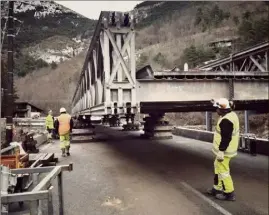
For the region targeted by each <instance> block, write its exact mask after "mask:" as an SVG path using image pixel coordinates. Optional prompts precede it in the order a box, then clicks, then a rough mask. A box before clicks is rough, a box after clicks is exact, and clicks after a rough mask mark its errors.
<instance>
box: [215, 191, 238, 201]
mask: <svg viewBox="0 0 269 215" xmlns="http://www.w3.org/2000/svg"><path fill="white" fill-rule="evenodd" d="M216 199H219V200H226V201H235V194H234V192H231V193H224V192H223V193H221V194H217V195H216Z"/></svg>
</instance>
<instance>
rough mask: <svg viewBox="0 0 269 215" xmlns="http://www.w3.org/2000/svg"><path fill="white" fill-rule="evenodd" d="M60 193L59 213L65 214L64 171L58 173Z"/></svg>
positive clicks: (60, 214)
mask: <svg viewBox="0 0 269 215" xmlns="http://www.w3.org/2000/svg"><path fill="white" fill-rule="evenodd" d="M58 194H59V215H63V214H64V199H63V175H62V172H61V173H60V174H59V175H58Z"/></svg>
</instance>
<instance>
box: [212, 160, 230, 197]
mask: <svg viewBox="0 0 269 215" xmlns="http://www.w3.org/2000/svg"><path fill="white" fill-rule="evenodd" d="M230 160H231V158H229V157H224V160H223V161H222V162H219V161H218V160H217V159H216V160H215V162H214V169H215V171H214V172H215V175H217V180H215V183H214V186H213V187H214V188H215V189H216V190H223V191H224V192H225V193H231V192H233V191H234V185H233V180H232V177H231V175H230Z"/></svg>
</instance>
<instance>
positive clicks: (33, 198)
mask: <svg viewBox="0 0 269 215" xmlns="http://www.w3.org/2000/svg"><path fill="white" fill-rule="evenodd" d="M63 171H73V164H72V163H70V164H69V165H62V166H56V167H37V168H22V169H12V170H11V174H33V185H34V188H33V190H32V191H30V192H24V193H15V194H7V195H2V196H1V203H2V205H8V204H10V203H15V202H24V201H29V202H30V215H38V214H42V215H45V214H47V215H53V214H54V208H53V203H52V189H53V186H52V182H53V180H54V179H55V178H56V177H57V181H58V195H59V208H58V210H59V215H64V198H63V175H62V172H63ZM40 173H48V174H47V175H46V176H45V177H44V178H43V179H42V180H41V181H40V182H39V183H38V178H39V174H40ZM44 201H47V209H46V211H45V212H44V213H42V212H43V203H44ZM2 214H8V211H6V212H5V213H3V211H2Z"/></svg>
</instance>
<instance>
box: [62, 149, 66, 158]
mask: <svg viewBox="0 0 269 215" xmlns="http://www.w3.org/2000/svg"><path fill="white" fill-rule="evenodd" d="M65 156H66V155H65V149H62V157H65Z"/></svg>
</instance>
